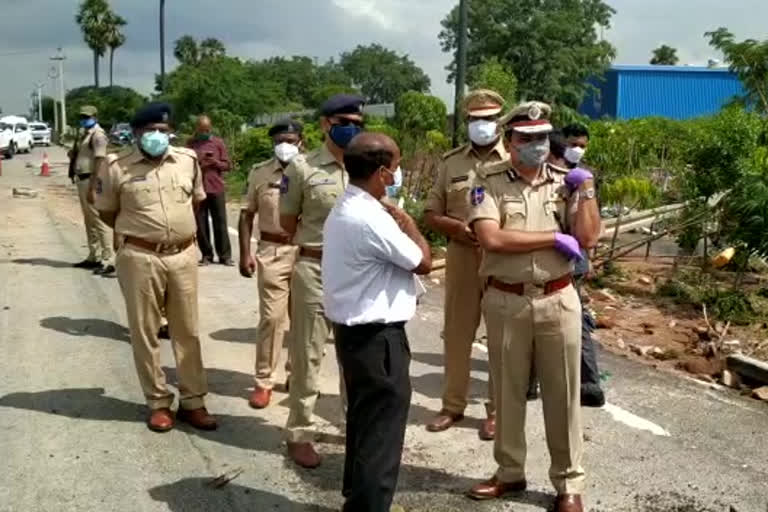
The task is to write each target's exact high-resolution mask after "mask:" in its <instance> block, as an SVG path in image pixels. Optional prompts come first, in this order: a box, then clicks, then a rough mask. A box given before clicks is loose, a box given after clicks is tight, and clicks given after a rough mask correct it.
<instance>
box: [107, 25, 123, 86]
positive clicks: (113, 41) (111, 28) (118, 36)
mask: <svg viewBox="0 0 768 512" xmlns="http://www.w3.org/2000/svg"><path fill="white" fill-rule="evenodd" d="M126 24H127V22H126V21H125V19H124V18H123V17H122V16H119V15H117V14H112V15H111V16H110V17H109V21H108V26H107V46H108V47H109V86H110V87H112V86H113V85H114V71H115V52H116V51H117V49H118V48H120V47H121V46H123V45H124V44H125V34H123V31H122V27H124V26H125V25H126Z"/></svg>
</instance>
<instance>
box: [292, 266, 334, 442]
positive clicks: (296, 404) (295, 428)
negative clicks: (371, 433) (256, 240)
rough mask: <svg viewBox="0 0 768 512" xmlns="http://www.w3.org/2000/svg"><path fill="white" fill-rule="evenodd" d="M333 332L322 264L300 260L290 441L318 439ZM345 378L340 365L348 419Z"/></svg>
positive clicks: (295, 292) (295, 269)
mask: <svg viewBox="0 0 768 512" xmlns="http://www.w3.org/2000/svg"><path fill="white" fill-rule="evenodd" d="M330 333H331V323H330V322H329V321H328V319H327V318H326V317H325V312H324V310H323V282H322V277H321V268H320V262H319V261H318V260H315V259H311V258H304V257H299V258H298V259H297V260H296V264H295V265H294V267H293V275H292V276H291V335H290V336H289V345H288V357H289V358H290V361H291V377H290V384H291V385H290V391H289V393H290V398H289V407H290V411H289V413H288V421H287V423H286V425H285V428H286V431H287V432H286V434H287V438H288V441H290V442H312V441H313V440H314V435H315V432H314V431H313V430H312V427H313V425H314V420H313V414H314V411H315V404H316V403H317V397H318V395H319V394H320V365H321V363H322V361H323V355H324V354H325V344H326V342H327V341H328V338H329V335H330ZM337 360H338V357H337ZM343 378H344V377H343V374H342V371H341V365H339V393H340V395H341V401H342V410H343V411H342V416H345V410H346V400H347V396H346V389H345V387H344V384H343V383H344V381H343Z"/></svg>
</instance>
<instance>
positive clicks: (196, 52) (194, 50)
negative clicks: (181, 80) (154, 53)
mask: <svg viewBox="0 0 768 512" xmlns="http://www.w3.org/2000/svg"><path fill="white" fill-rule="evenodd" d="M173 56H174V57H176V60H178V61H179V63H180V64H187V65H189V66H194V65H197V64H198V63H199V62H200V48H198V46H197V41H196V40H195V38H194V37H192V36H190V35H184V36H181V37H180V38H178V39H177V40H176V42H175V43H174V45H173Z"/></svg>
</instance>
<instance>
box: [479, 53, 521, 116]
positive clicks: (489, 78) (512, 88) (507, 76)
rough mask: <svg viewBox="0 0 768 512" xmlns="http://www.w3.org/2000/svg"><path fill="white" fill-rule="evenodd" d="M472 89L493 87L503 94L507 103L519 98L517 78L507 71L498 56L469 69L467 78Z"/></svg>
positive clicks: (513, 102) (492, 88) (509, 103)
mask: <svg viewBox="0 0 768 512" xmlns="http://www.w3.org/2000/svg"><path fill="white" fill-rule="evenodd" d="M467 82H468V83H469V86H470V87H471V88H472V89H491V90H492V91H496V92H497V93H499V94H501V96H502V97H503V98H504V100H505V101H506V105H507V106H509V105H514V104H515V101H516V100H517V78H515V75H513V74H512V73H510V72H509V71H507V69H506V68H505V67H504V64H502V63H501V62H500V61H499V59H498V58H497V57H491V58H490V59H488V60H486V61H483V62H481V63H480V64H478V65H476V66H473V67H472V69H470V70H469V77H468V79H467Z"/></svg>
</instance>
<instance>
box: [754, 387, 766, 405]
mask: <svg viewBox="0 0 768 512" xmlns="http://www.w3.org/2000/svg"><path fill="white" fill-rule="evenodd" d="M752 398H754V399H756V400H762V401H763V402H768V386H763V387H760V388H757V389H755V390H752Z"/></svg>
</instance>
